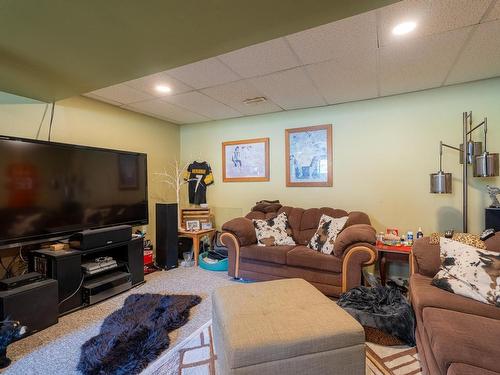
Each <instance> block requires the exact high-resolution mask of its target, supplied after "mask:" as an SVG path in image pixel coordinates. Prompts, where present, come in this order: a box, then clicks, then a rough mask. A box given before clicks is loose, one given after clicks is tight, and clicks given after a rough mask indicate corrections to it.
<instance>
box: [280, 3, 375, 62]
mask: <svg viewBox="0 0 500 375" xmlns="http://www.w3.org/2000/svg"><path fill="white" fill-rule="evenodd" d="M286 39H287V40H288V42H289V43H290V46H291V47H292V48H293V50H294V51H295V53H296V54H297V56H299V58H300V60H301V61H302V62H303V63H304V64H311V63H316V62H321V61H326V60H330V59H333V58H336V57H339V56H346V55H348V56H354V57H355V56H357V55H359V54H360V53H363V52H364V51H365V50H367V49H376V48H377V18H376V13H375V12H374V11H373V12H368V13H364V14H360V15H357V16H354V17H349V18H346V19H343V20H340V21H336V22H332V23H329V24H326V25H322V26H319V27H315V28H312V29H309V30H305V31H301V32H299V33H296V34H292V35H289V36H287V37H286Z"/></svg>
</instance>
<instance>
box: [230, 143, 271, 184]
mask: <svg viewBox="0 0 500 375" xmlns="http://www.w3.org/2000/svg"><path fill="white" fill-rule="evenodd" d="M247 143H264V145H265V153H266V161H265V163H266V165H265V167H266V175H265V176H264V177H227V176H226V146H230V145H241V144H247ZM269 175H270V174H269V138H254V139H242V140H240V141H227V142H222V181H223V182H262V181H269Z"/></svg>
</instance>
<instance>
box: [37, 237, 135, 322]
mask: <svg viewBox="0 0 500 375" xmlns="http://www.w3.org/2000/svg"><path fill="white" fill-rule="evenodd" d="M104 256H109V257H112V258H113V259H115V260H116V261H117V263H118V264H117V267H114V268H112V269H109V270H104V271H102V272H98V273H96V274H93V275H86V274H85V273H84V272H83V270H82V263H86V262H90V261H93V260H94V259H96V258H98V257H104ZM29 269H30V271H36V272H39V273H41V274H43V275H45V276H46V277H49V278H52V279H55V280H57V281H58V289H59V314H60V315H65V314H67V313H69V312H72V311H75V310H78V309H81V308H83V307H85V306H87V305H88V304H93V303H95V302H98V301H100V300H102V299H104V298H108V297H111V296H113V295H116V294H118V293H121V292H124V291H126V290H128V289H130V288H132V287H134V286H137V285H139V284H142V283H143V282H144V257H143V240H142V239H141V238H136V239H132V240H130V241H126V242H120V243H114V244H110V245H106V246H102V247H98V248H94V249H90V250H74V249H69V250H60V251H52V250H47V249H42V250H34V251H32V252H31V253H30V257H29ZM118 274H121V276H122V281H123V278H124V277H125V275H127V280H126V281H127V283H126V285H125V284H124V283H120V285H114V284H112V283H118V281H117V279H118V278H117V276H116V275H118ZM107 275H109V283H110V284H109V285H105V286H104V287H103V288H106V293H103V294H102V298H95V297H94V298H88V295H86V296H84V293H83V289H84V288H83V286H84V285H88V286H95V285H98V283H99V282H102V283H104V282H106V281H107V280H106V276H107ZM97 288H99V287H98V286H97ZM96 292H99V290H98V289H96ZM85 301H87V303H86V302H85ZM89 301H91V302H89Z"/></svg>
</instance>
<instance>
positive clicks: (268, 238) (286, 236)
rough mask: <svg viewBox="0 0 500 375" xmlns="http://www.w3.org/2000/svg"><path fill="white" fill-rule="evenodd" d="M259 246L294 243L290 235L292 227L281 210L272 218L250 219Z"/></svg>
mask: <svg viewBox="0 0 500 375" xmlns="http://www.w3.org/2000/svg"><path fill="white" fill-rule="evenodd" d="M252 222H253V226H254V228H255V234H256V236H257V245H259V246H279V245H295V241H294V240H293V238H292V237H291V235H292V228H291V227H290V224H288V217H287V216H286V213H284V212H282V213H281V214H279V215H278V216H276V217H275V218H272V219H266V220H260V219H254V220H252Z"/></svg>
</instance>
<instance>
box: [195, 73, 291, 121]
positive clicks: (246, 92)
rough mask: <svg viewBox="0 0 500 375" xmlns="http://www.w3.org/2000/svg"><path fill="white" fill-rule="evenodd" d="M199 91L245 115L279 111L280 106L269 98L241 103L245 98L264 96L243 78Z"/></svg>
mask: <svg viewBox="0 0 500 375" xmlns="http://www.w3.org/2000/svg"><path fill="white" fill-rule="evenodd" d="M201 92H202V93H204V94H206V95H208V96H210V97H212V98H214V99H215V100H217V101H219V102H221V103H224V104H227V105H228V106H230V107H232V108H234V109H235V110H237V111H238V112H241V113H243V114H245V115H257V114H261V113H269V112H277V111H281V108H280V107H278V106H277V105H276V104H274V103H273V102H271V101H269V100H268V101H266V102H263V103H258V104H245V103H243V101H244V100H245V99H251V98H256V97H258V96H265V95H264V94H263V93H262V92H260V91H259V90H257V89H256V88H255V87H253V86H252V85H250V84H249V83H248V82H246V81H244V80H242V81H236V82H231V83H226V84H225V85H220V86H215V87H209V88H206V89H203V90H201Z"/></svg>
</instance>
